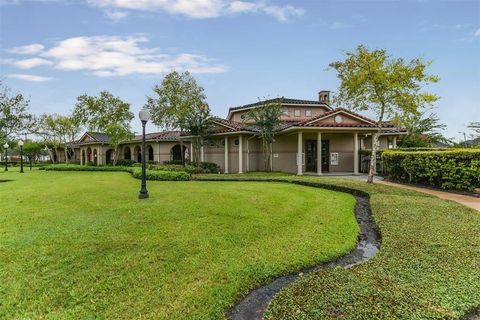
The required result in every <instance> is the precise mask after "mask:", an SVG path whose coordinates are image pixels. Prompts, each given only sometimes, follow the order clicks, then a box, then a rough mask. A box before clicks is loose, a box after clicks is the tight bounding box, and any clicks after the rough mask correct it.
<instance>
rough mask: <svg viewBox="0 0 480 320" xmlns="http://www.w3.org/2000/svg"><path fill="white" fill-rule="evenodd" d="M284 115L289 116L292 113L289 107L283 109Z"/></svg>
mask: <svg viewBox="0 0 480 320" xmlns="http://www.w3.org/2000/svg"><path fill="white" fill-rule="evenodd" d="M283 115H284V116H286V117H288V116H289V115H290V113H289V112H288V109H287V108H285V109H283Z"/></svg>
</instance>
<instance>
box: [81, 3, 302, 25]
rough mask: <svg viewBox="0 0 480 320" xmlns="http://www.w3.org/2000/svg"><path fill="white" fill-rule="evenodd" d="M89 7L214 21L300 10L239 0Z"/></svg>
mask: <svg viewBox="0 0 480 320" xmlns="http://www.w3.org/2000/svg"><path fill="white" fill-rule="evenodd" d="M86 1H87V3H88V4H89V5H92V6H97V7H102V8H115V9H123V10H141V11H165V12H167V13H170V14H180V15H184V16H187V17H189V18H197V19H201V18H215V17H219V16H223V15H228V14H233V13H263V14H266V15H269V16H272V17H274V18H276V19H277V20H279V21H282V22H283V21H287V20H288V19H289V18H291V17H295V16H300V15H302V14H303V13H304V10H303V9H300V8H296V7H294V6H292V5H283V6H277V5H269V4H267V3H266V2H265V1H240V0H234V1H232V0H136V1H130V0H86Z"/></svg>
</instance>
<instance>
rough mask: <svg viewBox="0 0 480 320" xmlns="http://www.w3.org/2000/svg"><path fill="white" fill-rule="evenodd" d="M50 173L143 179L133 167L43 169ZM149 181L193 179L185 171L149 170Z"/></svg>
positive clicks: (147, 173)
mask: <svg viewBox="0 0 480 320" xmlns="http://www.w3.org/2000/svg"><path fill="white" fill-rule="evenodd" d="M41 169H43V170H48V171H114V172H115V171H116V172H122V171H123V172H129V173H130V174H131V175H132V176H133V177H134V178H137V179H141V178H142V169H141V168H137V167H135V168H133V167H120V166H116V167H112V166H99V167H92V166H79V165H68V164H55V165H49V166H46V167H43V168H41ZM146 177H147V180H162V181H187V180H190V179H191V175H190V173H187V172H185V171H160V170H147V171H146Z"/></svg>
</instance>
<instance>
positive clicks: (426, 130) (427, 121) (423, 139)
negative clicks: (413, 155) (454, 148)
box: [395, 111, 450, 148]
mask: <svg viewBox="0 0 480 320" xmlns="http://www.w3.org/2000/svg"><path fill="white" fill-rule="evenodd" d="M395 123H397V124H398V125H399V126H401V127H403V128H405V129H407V132H408V133H407V135H405V136H403V137H402V140H401V142H400V143H399V147H402V148H414V147H417V148H418V147H431V146H432V145H435V144H439V143H441V144H448V143H450V141H449V140H448V139H447V138H445V137H444V135H443V134H442V131H443V130H445V128H446V127H447V126H446V125H445V124H443V123H441V122H440V118H439V117H438V116H437V114H436V113H429V114H427V111H421V112H419V113H407V114H405V115H403V116H402V117H400V118H398V119H397V120H396V121H395Z"/></svg>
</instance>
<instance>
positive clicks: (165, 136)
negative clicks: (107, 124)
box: [122, 131, 180, 143]
mask: <svg viewBox="0 0 480 320" xmlns="http://www.w3.org/2000/svg"><path fill="white" fill-rule="evenodd" d="M179 138H180V131H161V132H152V133H147V134H146V135H145V140H158V141H174V140H178V139H179ZM138 141H142V135H141V134H139V135H136V136H135V137H134V138H133V139H132V140H128V141H123V142H122V143H126V142H138Z"/></svg>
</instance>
